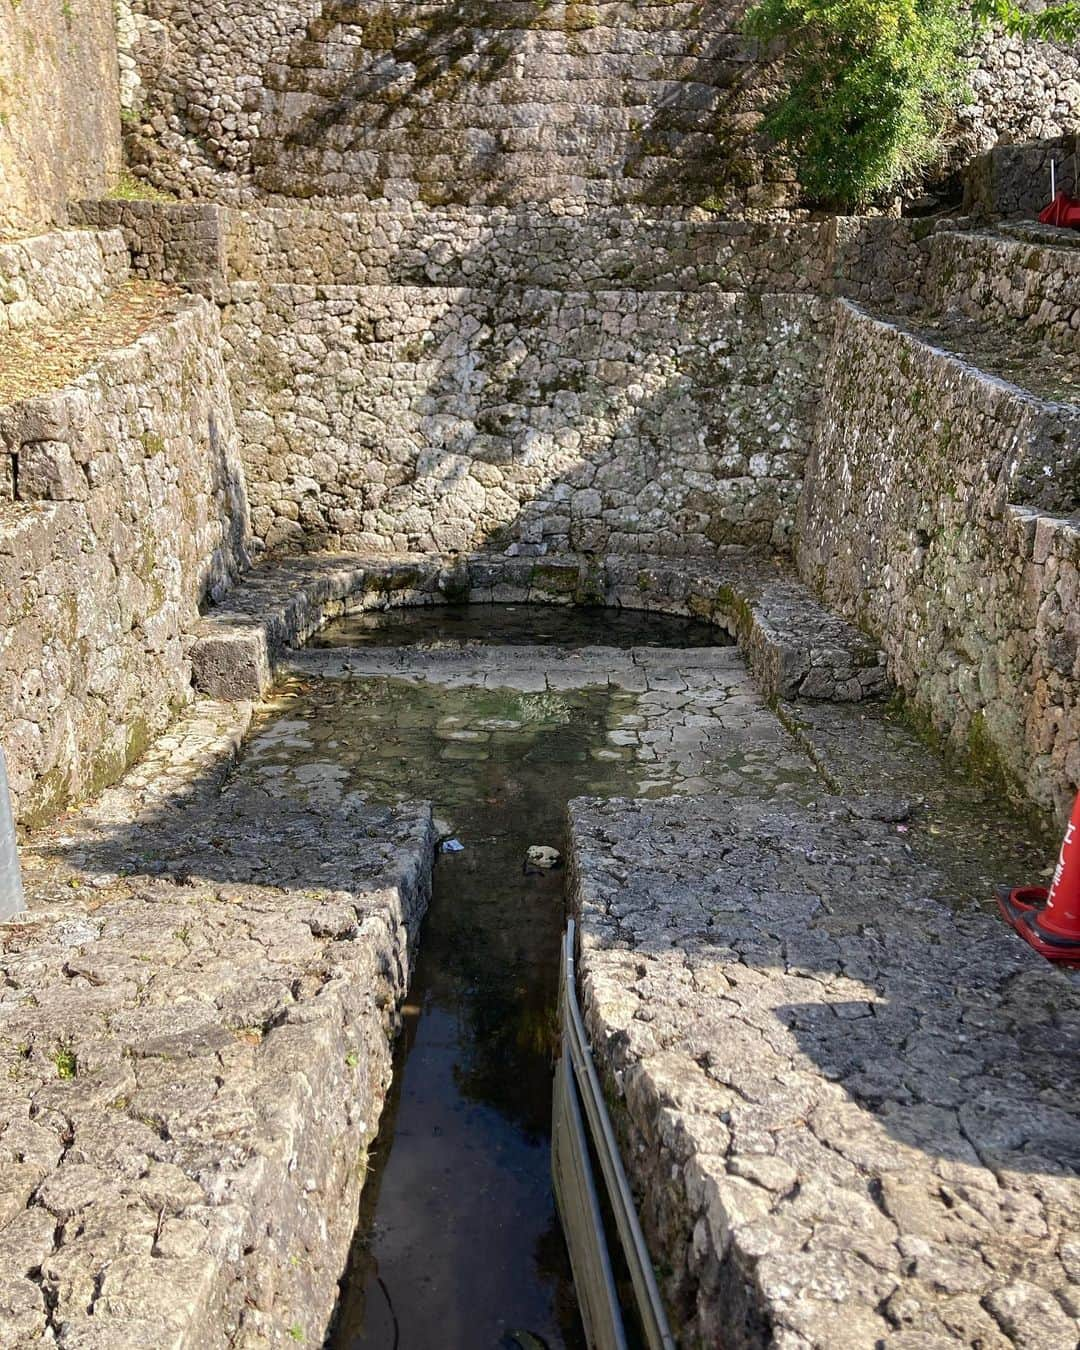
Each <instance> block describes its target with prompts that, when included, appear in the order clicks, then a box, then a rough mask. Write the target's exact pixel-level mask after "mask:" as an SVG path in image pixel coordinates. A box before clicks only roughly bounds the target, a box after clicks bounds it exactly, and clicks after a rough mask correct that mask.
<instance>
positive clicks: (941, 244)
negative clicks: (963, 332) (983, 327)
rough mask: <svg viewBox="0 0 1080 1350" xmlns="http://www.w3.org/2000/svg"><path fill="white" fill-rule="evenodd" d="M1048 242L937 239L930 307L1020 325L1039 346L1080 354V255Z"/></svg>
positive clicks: (968, 236) (1035, 237)
mask: <svg viewBox="0 0 1080 1350" xmlns="http://www.w3.org/2000/svg"><path fill="white" fill-rule="evenodd" d="M1047 236H1048V237H1047V238H1046V240H1045V242H1044V241H1043V240H1042V238H1041V232H1040V231H1038V230H1033V231H1032V237H1030V238H1025V237H1020V238H1011V237H1004V238H1003V237H1001V236H1000V235H998V234H991V233H981V232H976V233H963V234H961V233H957V232H945V233H941V234H936V235H933V236H932V237H931V238H930V239H929V240H928V242H927V250H926V265H925V268H924V272H923V282H922V300H923V304H924V306H925V308H926V309H927V310H929V311H931V312H939V313H941V312H945V313H948V312H952V313H955V314H958V315H962V316H963V317H965V318H968V319H976V320H981V321H984V322H989V323H1002V322H1003V323H1005V324H1015V325H1018V326H1019V327H1021V328H1022V329H1023V331H1024V333H1025V334H1026V335H1027V336H1028V337H1029V338H1030V339H1031V340H1032V341H1033V342H1039V343H1045V344H1049V345H1050V346H1052V347H1053V348H1055V349H1057V350H1060V351H1066V350H1071V351H1072V352H1073V353H1074V354H1075V353H1076V352H1077V351H1078V350H1080V248H1063V247H1060V246H1059V241H1058V240H1057V239H1055V238H1054V237H1053V235H1052V233H1051V232H1050V231H1047ZM1033 350H1037V348H1034V349H1033ZM1074 364H1076V365H1078V366H1080V362H1074ZM1077 374H1078V377H1080V370H1078V371H1077Z"/></svg>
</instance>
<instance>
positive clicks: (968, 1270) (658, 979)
mask: <svg viewBox="0 0 1080 1350" xmlns="http://www.w3.org/2000/svg"><path fill="white" fill-rule="evenodd" d="M879 814H881V815H886V816H887V815H889V813H888V812H882V813H879ZM571 824H572V856H571V866H572V871H573V900H574V904H575V908H576V910H577V913H578V916H579V921H580V948H581V951H580V973H581V981H582V989H581V993H582V998H583V1004H584V1009H585V1015H586V1022H587V1026H588V1029H589V1033H590V1037H591V1040H592V1045H593V1050H594V1054H595V1056H596V1058H597V1061H598V1064H599V1066H600V1068H601V1071H602V1072H603V1073H604V1075H605V1077H606V1080H607V1083H608V1087H609V1091H610V1093H611V1097H612V1100H613V1101H614V1102H615V1104H616V1114H617V1118H618V1122H619V1125H620V1129H621V1135H622V1142H623V1148H624V1156H625V1157H626V1159H627V1162H628V1167H629V1170H630V1172H631V1175H632V1179H633V1180H634V1182H635V1185H636V1187H637V1190H638V1193H639V1195H640V1196H643V1197H644V1199H643V1207H644V1218H645V1221H646V1227H647V1233H648V1237H649V1241H650V1245H651V1249H652V1253H653V1257H654V1261H655V1262H656V1264H657V1266H658V1268H660V1270H661V1271H662V1272H666V1276H665V1279H664V1284H665V1292H666V1294H667V1296H668V1298H669V1300H670V1302H671V1305H672V1308H673V1312H674V1320H675V1322H676V1323H677V1324H679V1325H681V1326H682V1327H683V1329H684V1331H683V1342H682V1343H683V1344H684V1345H686V1346H695V1345H700V1346H714V1345H718V1344H723V1345H724V1346H725V1347H727V1348H728V1350H741V1348H742V1347H745V1348H746V1350H750V1347H760V1346H761V1345H763V1344H768V1345H771V1346H777V1347H783V1348H784V1350H809V1348H810V1347H820V1348H821V1350H843V1347H852V1350H854V1348H855V1347H858V1348H859V1350H864V1348H865V1350H870V1347H874V1348H875V1350H877V1348H878V1347H882V1348H883V1350H900V1348H901V1347H904V1348H905V1350H906V1348H907V1347H914V1346H919V1347H924V1346H925V1347H931V1346H933V1347H937V1346H941V1347H945V1346H971V1347H980V1350H987V1348H989V1347H993V1348H994V1350H1007V1347H1011V1346H1017V1347H1019V1346H1025V1347H1026V1346H1032V1347H1033V1346H1036V1345H1038V1346H1040V1347H1045V1348H1046V1350H1072V1347H1074V1346H1075V1345H1076V1343H1077V1333H1078V1330H1080V1325H1078V1322H1077V1320H1076V1319H1077V1314H1078V1313H1080V1263H1078V1261H1077V1254H1078V1250H1080V1249H1078V1239H1080V1227H1078V1223H1077V1219H1076V1214H1077V1212H1078V1208H1080V1179H1078V1176H1077V1173H1078V1171H1080V1094H1078V1091H1077V1086H1076V1083H1075V1080H1074V1078H1073V1077H1072V1076H1071V1075H1070V1073H1069V1064H1070V1055H1071V1056H1073V1057H1075V1052H1076V1049H1077V1047H1078V1045H1080V986H1078V983H1077V981H1076V980H1075V979H1074V978H1071V977H1070V976H1068V975H1067V974H1065V973H1064V972H1061V971H1058V970H1055V969H1053V968H1052V967H1050V966H1049V965H1048V964H1047V963H1046V962H1044V961H1042V960H1041V958H1039V957H1037V956H1036V955H1035V954H1034V953H1033V952H1031V951H1030V950H1029V949H1028V948H1027V947H1026V946H1025V945H1024V944H1023V943H1021V942H1018V941H1017V940H1016V939H1015V937H1014V935H1013V934H1012V933H1011V932H1010V931H1009V930H1008V929H1007V928H1006V927H1005V926H1004V925H1003V924H1002V923H1001V922H1000V921H999V920H998V919H997V918H996V916H994V915H993V914H992V913H990V912H989V909H988V907H984V908H979V907H976V906H973V905H972V904H971V903H970V898H969V897H963V898H962V899H959V900H958V899H957V893H956V891H955V889H954V888H952V887H950V885H949V884H947V883H946V882H945V881H944V880H943V877H942V874H941V873H940V872H938V871H937V870H936V869H935V868H934V867H932V866H931V865H930V864H929V863H927V862H925V861H920V860H918V859H917V858H916V857H913V856H912V854H911V851H910V849H909V848H908V847H907V845H906V844H905V842H904V836H903V835H902V834H898V833H897V830H896V825H895V821H894V820H893V819H891V818H889V819H878V818H876V817H875V813H874V812H873V810H872V809H869V807H868V803H867V801H866V799H864V800H862V801H860V802H859V803H858V804H849V803H846V802H845V801H843V800H842V799H839V798H832V799H827V800H826V802H825V803H823V804H819V805H818V806H817V807H815V808H812V809H809V808H805V807H800V806H799V805H797V804H795V803H787V804H783V805H780V804H777V803H775V802H764V801H754V800H742V801H729V802H725V801H722V800H718V799H716V798H710V799H701V798H686V799H681V800H675V799H667V800H662V801H653V802H630V801H609V802H601V801H599V800H593V799H582V800H579V801H577V802H575V803H573V804H572V805H571ZM689 840H693V847H692V848H690V847H688V841H689ZM950 897H951V898H953V900H954V901H955V903H953V904H950V903H948V901H949V899H950Z"/></svg>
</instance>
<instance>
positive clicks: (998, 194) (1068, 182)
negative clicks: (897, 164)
mask: <svg viewBox="0 0 1080 1350" xmlns="http://www.w3.org/2000/svg"><path fill="white" fill-rule="evenodd" d="M1075 110H1080V95H1077V96H1076V97H1075V101H1074V120H1073V130H1072V132H1071V134H1066V135H1063V136H1054V135H1052V136H1050V137H1049V138H1048V139H1045V140H1042V139H1034V138H1030V137H1026V138H1023V139H1021V140H1020V141H1019V142H1017V143H1015V144H1006V145H997V146H994V147H993V148H992V149H990V150H986V151H985V152H984V153H983V154H980V155H976V156H975V157H974V158H973V159H972V160H971V161H970V162H969V163H968V164H967V165H966V166H965V169H964V209H965V210H966V211H968V212H970V213H971V214H972V215H973V216H979V217H990V216H1028V217H1031V216H1036V215H1038V213H1039V212H1040V211H1041V210H1042V208H1043V207H1044V206H1045V205H1046V203H1047V202H1048V201H1049V200H1050V162H1051V160H1052V161H1053V163H1054V165H1055V180H1056V184H1057V186H1058V187H1060V188H1064V189H1065V191H1066V192H1071V193H1072V194H1073V195H1074V196H1075V195H1076V193H1077V192H1078V191H1080V183H1078V181H1077V172H1076V168H1077V160H1076V151H1077V126H1076V120H1075V119H1076V117H1078V116H1080V112H1076V111H1075Z"/></svg>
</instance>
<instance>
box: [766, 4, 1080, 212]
mask: <svg viewBox="0 0 1080 1350" xmlns="http://www.w3.org/2000/svg"><path fill="white" fill-rule="evenodd" d="M990 24H998V25H1000V26H1002V27H1004V28H1005V29H1006V30H1007V31H1009V32H1011V33H1015V34H1018V35H1020V36H1022V37H1025V38H1031V37H1051V38H1060V37H1063V36H1067V35H1069V34H1073V33H1076V32H1077V31H1080V0H1064V3H1061V4H1057V5H1053V6H1051V7H1049V8H1048V9H1045V10H1043V11H1042V12H1041V13H1038V14H1026V13H1023V12H1021V11H1020V10H1019V9H1017V8H1016V6H1015V4H1014V3H1013V0H978V2H977V4H976V6H975V8H974V9H971V8H968V7H962V6H961V5H960V4H959V3H958V0H758V2H757V3H756V4H755V5H754V6H753V8H752V9H751V10H750V11H749V13H748V14H747V18H746V31H747V33H748V34H749V35H750V36H751V37H754V38H757V39H759V40H760V41H761V42H764V43H772V42H776V41H779V42H780V43H781V44H782V52H783V68H784V77H785V86H784V88H783V89H782V90H781V92H780V93H779V94H778V95H777V96H776V97H775V98H774V99H773V100H772V101H771V103H770V104H769V105H768V107H767V108H766V111H765V120H764V124H763V129H764V131H765V132H766V134H767V135H768V136H769V137H770V138H771V139H772V140H774V141H775V142H776V143H777V144H778V145H780V146H782V147H783V148H784V149H785V150H786V151H787V153H789V154H790V155H791V156H792V157H793V159H794V160H795V164H796V168H797V171H798V175H799V181H800V182H801V184H802V186H803V189H804V191H805V193H806V195H807V197H808V198H810V199H811V200H812V201H816V202H820V203H822V204H825V205H828V206H833V207H839V208H847V209H850V208H859V207H865V206H868V205H869V204H871V203H872V202H874V201H876V200H880V199H881V198H882V197H884V196H885V195H886V194H888V193H892V192H895V191H896V190H897V189H898V188H900V187H902V186H904V185H905V184H909V183H912V182H914V181H916V180H917V178H918V177H919V175H920V174H922V173H923V172H924V171H925V170H926V169H927V168H928V167H929V166H930V165H931V164H932V163H933V162H934V161H935V159H937V158H938V157H939V155H940V153H941V144H942V137H943V133H944V131H945V129H946V127H947V126H948V124H949V120H950V118H951V116H952V114H953V112H954V110H955V109H956V108H957V107H958V106H959V104H960V103H961V101H962V99H963V97H964V94H965V91H966V83H967V81H966V76H967V69H968V64H967V60H966V50H967V48H968V46H969V45H970V43H971V41H972V39H973V38H974V37H975V35H976V33H977V32H978V31H979V29H980V28H983V27H986V26H987V25H990Z"/></svg>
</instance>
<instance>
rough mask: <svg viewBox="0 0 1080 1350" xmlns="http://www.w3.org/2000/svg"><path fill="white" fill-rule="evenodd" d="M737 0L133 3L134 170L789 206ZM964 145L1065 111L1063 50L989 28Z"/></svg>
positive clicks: (291, 191)
mask: <svg viewBox="0 0 1080 1350" xmlns="http://www.w3.org/2000/svg"><path fill="white" fill-rule="evenodd" d="M744 9H745V4H744V3H743V0H644V2H643V0H597V2H596V3H590V4H585V3H580V2H579V0H425V2H424V3H414V2H413V0H301V3H298V4H290V5H286V4H284V3H282V0H277V3H269V4H267V3H261V2H260V3H257V2H256V0H239V2H238V3H229V4H226V3H225V0H131V3H130V4H129V2H128V0H124V4H123V6H122V11H121V12H122V15H123V22H122V25H121V31H122V51H121V61H122V65H123V70H124V96H125V100H126V102H127V104H128V106H130V107H131V108H132V109H133V110H136V111H137V113H138V117H139V120H138V123H137V125H134V126H132V128H131V129H130V134H129V135H128V137H127V143H128V144H127V148H128V154H129V156H130V157H131V159H132V161H133V162H134V163H135V164H136V166H137V171H138V172H139V173H143V174H146V175H147V176H148V177H149V178H150V179H151V180H152V181H153V182H155V183H157V184H158V185H159V186H163V187H169V188H172V189H174V190H178V191H180V192H183V193H195V194H197V195H209V194H210V193H211V192H213V193H214V194H217V195H218V196H219V197H220V196H221V194H222V193H223V192H226V193H227V192H233V193H236V194H239V196H241V197H242V196H244V195H247V196H251V195H253V194H256V193H262V194H266V193H270V194H275V193H279V194H284V195H285V196H288V197H305V198H310V197H324V196H330V197H346V198H349V197H353V198H377V197H382V196H386V197H391V198H399V199H402V200H407V201H412V200H417V199H419V200H423V201H426V202H428V203H447V202H473V203H479V202H483V203H486V204H489V205H496V204H505V203H508V202H518V201H533V202H547V201H551V200H555V199H565V200H574V201H585V202H590V203H593V204H597V203H611V202H621V203H647V204H649V205H650V206H652V207H656V206H660V205H663V204H667V203H675V204H679V205H688V204H698V203H703V202H706V201H707V202H709V203H710V204H713V205H715V206H718V207H721V208H723V209H728V210H734V211H743V210H746V209H753V210H757V211H760V210H770V209H773V208H777V207H783V206H785V205H787V204H789V203H790V202H791V200H792V199H793V196H794V184H793V182H792V181H791V173H790V169H789V168H788V166H786V165H785V164H784V163H783V162H782V161H781V160H780V158H779V157H778V156H776V155H775V153H771V152H764V151H763V148H762V146H761V145H760V144H759V142H758V141H757V138H756V136H755V131H754V128H755V123H756V118H757V110H758V109H759V108H760V106H761V104H762V102H763V100H764V98H765V97H766V96H767V94H768V92H769V90H770V88H771V87H772V84H773V82H774V80H775V71H774V68H773V66H772V65H771V63H770V62H769V61H768V60H767V59H765V57H764V56H763V55H762V53H760V52H759V51H757V50H755V49H754V48H752V47H751V46H749V45H748V44H747V43H746V42H745V41H744V40H743V39H742V38H741V36H740V35H739V26H740V19H741V15H742V12H743V10H744ZM973 64H974V78H973V98H972V100H971V103H970V105H969V106H968V107H967V108H965V109H964V110H963V111H962V113H961V115H960V117H959V119H958V123H957V127H956V140H957V154H958V156H959V158H961V159H962V158H964V157H966V156H967V155H970V154H971V153H973V152H976V151H979V150H983V149H986V148H988V147H989V146H992V145H993V144H995V142H997V141H998V140H1001V139H1008V140H1018V139H1024V138H1032V137H1047V136H1052V135H1059V134H1061V133H1062V132H1063V131H1069V130H1075V128H1076V126H1077V118H1078V116H1080V114H1078V111H1077V110H1078V108H1080V99H1078V97H1077V94H1078V89H1080V86H1078V84H1077V80H1078V71H1080V66H1078V62H1077V57H1076V53H1075V52H1074V51H1072V50H1071V49H1070V48H1069V47H1068V46H1067V45H1061V46H1055V45H1053V44H1036V45H1035V46H1033V47H1028V48H1024V47H1022V46H1021V45H1020V44H1019V43H1017V42H1016V41H1015V40H1013V39H1002V38H999V37H994V38H989V39H987V40H985V41H983V42H981V43H980V44H979V47H978V49H977V51H976V53H975V58H974V63H973Z"/></svg>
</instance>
